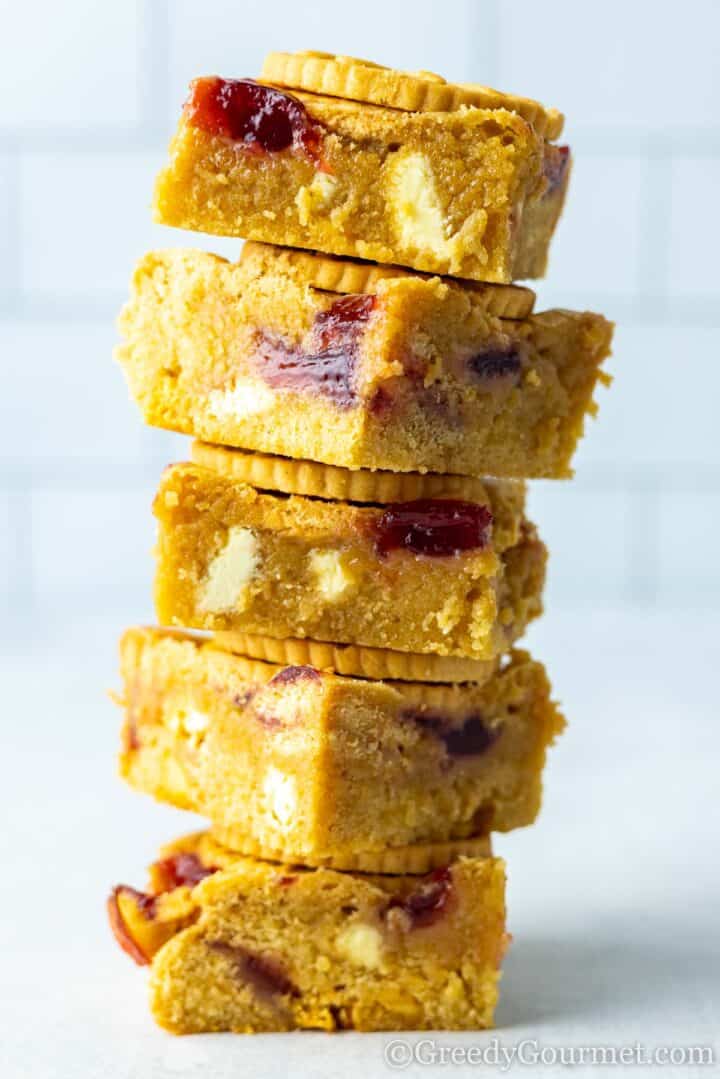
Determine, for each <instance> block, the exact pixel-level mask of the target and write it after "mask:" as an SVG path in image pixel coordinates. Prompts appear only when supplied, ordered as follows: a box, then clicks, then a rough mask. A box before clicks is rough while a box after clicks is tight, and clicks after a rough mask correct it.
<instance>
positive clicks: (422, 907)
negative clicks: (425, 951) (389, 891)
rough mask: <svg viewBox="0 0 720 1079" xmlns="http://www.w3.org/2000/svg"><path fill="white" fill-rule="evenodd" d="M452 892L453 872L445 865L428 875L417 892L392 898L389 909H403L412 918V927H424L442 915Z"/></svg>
mask: <svg viewBox="0 0 720 1079" xmlns="http://www.w3.org/2000/svg"><path fill="white" fill-rule="evenodd" d="M451 894H452V874H451V873H450V869H449V868H448V866H443V867H442V868H440V869H436V870H435V871H434V873H431V874H430V876H428V877H426V878H425V880H424V881H423V883H422V884H421V885H420V887H419V888H418V890H417V891H416V892H411V893H410V895H407V896H405V897H404V898H401V897H400V896H396V897H395V898H394V899H391V900H390V904H389V906H388V910H396V909H398V908H399V909H401V910H402V911H404V913H405V914H406V915H407V916H408V918H409V919H410V928H411V929H422V928H424V927H425V926H428V925H433V924H434V922H436V921H437V920H438V919H439V918H440V917H442V915H443V913H444V912H445V908H446V906H447V904H448V901H449V899H450V896H451Z"/></svg>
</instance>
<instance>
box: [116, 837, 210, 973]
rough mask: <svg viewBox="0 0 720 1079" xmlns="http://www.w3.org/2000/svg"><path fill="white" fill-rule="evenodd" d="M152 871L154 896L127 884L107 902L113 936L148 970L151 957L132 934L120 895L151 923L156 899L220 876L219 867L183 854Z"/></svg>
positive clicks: (157, 863) (163, 861) (180, 853)
mask: <svg viewBox="0 0 720 1079" xmlns="http://www.w3.org/2000/svg"><path fill="white" fill-rule="evenodd" d="M153 868H154V870H155V879H156V888H155V892H154V893H153V894H152V895H150V894H148V893H147V892H139V891H138V890H137V889H136V888H131V887H130V886H129V885H128V884H118V885H117V887H115V888H113V890H112V892H111V893H110V896H109V898H108V901H107V912H108V920H109V922H110V928H111V929H112V931H113V935H114V937H115V939H116V940H117V942H118V944H119V945H120V947H121V948H122V950H123V951H124V952H125V953H126V954H127V955H129V956H130V958H131V959H133V960H134V961H135V962H136V963H137V964H138V966H147V964H148V963H149V962H150V957H149V956H147V955H145V953H144V952H143V950H142V948H141V947H140V945H139V944H138V943H137V941H136V940H135V938H134V937H133V935H132V933H131V932H130V928H129V926H128V925H127V923H126V922H125V919H124V918H123V916H122V914H121V912H120V905H119V903H118V898H119V897H120V896H121V895H126V896H128V897H129V898H130V899H132V901H133V903H134V904H135V906H136V908H137V910H138V911H139V913H140V914H142V916H143V917H144V918H146V919H147V920H148V921H152V920H153V918H154V917H155V915H156V913H157V897H158V896H159V895H162V894H163V893H164V892H171V891H172V890H173V889H174V888H179V887H180V886H181V885H187V886H188V887H190V888H192V887H194V886H195V885H196V884H197V883H198V882H199V881H201V880H203V879H204V878H205V877H209V876H210V875H211V874H212V873H216V872H217V868H216V867H214V866H206V865H203V863H202V862H201V861H200V859H199V858H198V856H197V855H196V854H192V853H190V852H184V851H180V852H179V853H178V854H173V855H171V856H170V857H169V858H163V859H162V860H161V861H159V862H155V864H154V866H153Z"/></svg>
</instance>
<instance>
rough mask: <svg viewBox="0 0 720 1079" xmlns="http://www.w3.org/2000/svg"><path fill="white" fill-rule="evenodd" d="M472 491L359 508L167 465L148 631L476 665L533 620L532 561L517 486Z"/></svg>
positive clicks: (535, 554) (535, 557)
mask: <svg viewBox="0 0 720 1079" xmlns="http://www.w3.org/2000/svg"><path fill="white" fill-rule="evenodd" d="M483 487H484V497H483V498H482V499H481V500H479V501H468V500H465V499H458V498H430V499H416V500H413V501H410V502H398V503H389V504H387V505H384V506H378V505H360V504H355V503H351V502H340V501H335V502H333V501H325V500H323V499H319V498H306V497H303V496H300V495H287V494H283V493H278V492H268V491H264V490H260V489H258V488H255V487H252V486H250V485H249V484H247V483H241V482H239V481H237V480H235V479H233V478H230V477H228V476H227V475H225V474H224V473H223V472H220V471H217V470H215V469H213V468H207V467H204V466H201V465H195V464H181V465H173V466H171V467H170V468H168V469H166V471H165V473H164V475H163V478H162V481H161V484H160V489H159V491H158V494H157V497H156V499H155V515H156V517H157V518H158V521H159V529H158V543H157V548H156V553H157V574H156V583H155V605H156V611H157V617H158V621H159V622H160V623H161V624H162V625H166V626H189V627H191V628H193V629H207V630H239V631H243V632H247V633H257V634H263V635H267V636H269V637H280V638H283V637H300V638H302V637H312V638H315V639H317V640H321V641H332V642H340V643H342V642H347V643H350V644H360V645H369V646H371V647H378V648H393V649H395V650H397V651H401V652H420V653H425V652H433V653H436V654H438V655H446V656H451V655H460V656H467V657H468V658H471V659H490V658H492V657H493V656H495V655H498V654H499V653H500V652H503V651H505V649H506V648H507V646H508V644H509V643H511V642H512V641H514V640H515V639H517V637H519V636H520V634H521V633H522V632H523V630H524V628H525V626H526V625H527V623H528V621H529V620H530V619H531V618H534V617H535V616H536V615H538V614H539V613H540V611H541V595H542V586H543V581H544V571H545V558H546V552H545V548H544V546H543V545H542V543H541V542H540V541H539V540H538V539H537V537H536V535H535V532H534V530H533V529H532V527H531V526H530V525H528V524H526V523H525V521H524V519H523V513H522V509H523V499H524V489H523V487H522V485H518V484H515V483H512V482H507V481H506V482H503V481H496V482H494V483H493V482H488V483H486V484H485V485H483Z"/></svg>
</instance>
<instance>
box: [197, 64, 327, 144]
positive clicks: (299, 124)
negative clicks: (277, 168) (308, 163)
mask: <svg viewBox="0 0 720 1079" xmlns="http://www.w3.org/2000/svg"><path fill="white" fill-rule="evenodd" d="M184 111H185V116H186V117H187V120H188V122H189V123H190V124H192V126H193V127H198V128H200V129H201V130H203V131H207V132H208V134H210V135H219V136H221V137H223V138H226V139H232V141H233V142H237V143H242V144H243V145H244V146H245V147H246V148H247V149H249V150H251V151H254V152H256V153H263V154H275V153H278V152H280V151H281V150H293V151H294V152H296V153H300V154H304V155H305V156H306V157H308V158H310V159H311V160H312V161H314V162H315V163H316V164H319V163H320V147H321V143H322V132H321V130H320V128H319V126H318V125H317V124H316V123H314V122H313V121H312V120H311V119H310V116H309V115H308V111H307V109H306V108H305V106H304V105H303V104H302V102H301V101H299V100H298V99H297V98H296V97H293V96H292V94H286V93H284V92H283V91H281V90H276V89H274V88H273V87H272V86H264V85H263V84H262V83H259V82H255V80H254V79H221V78H219V77H218V76H217V75H213V76H209V77H206V78H201V79H194V80H193V82H191V83H190V96H189V97H188V99H187V101H186V102H185V106H184Z"/></svg>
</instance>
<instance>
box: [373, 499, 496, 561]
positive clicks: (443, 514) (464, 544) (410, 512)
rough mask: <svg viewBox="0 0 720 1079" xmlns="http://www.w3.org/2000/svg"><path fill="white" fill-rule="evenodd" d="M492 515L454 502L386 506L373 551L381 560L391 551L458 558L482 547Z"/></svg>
mask: <svg viewBox="0 0 720 1079" xmlns="http://www.w3.org/2000/svg"><path fill="white" fill-rule="evenodd" d="M492 519H493V518H492V513H491V512H490V509H489V507H488V506H481V505H478V504H477V503H475V502H463V501H461V500H460V499H454V498H446V499H441V498H420V499H417V500H416V501H414V502H396V503H394V504H392V505H389V506H388V507H387V509H386V510H385V512H384V513H383V514H382V516H381V517H380V518H379V520H378V521H377V522H376V523H375V525H374V529H375V549H376V551H377V553H378V554H379V555H380V557H381V558H384V557H385V556H386V555H387V554H389V552H390V551H393V550H403V551H411V552H412V553H413V554H421V555H432V556H435V557H438V556H441V555H454V554H459V553H460V552H461V551H471V550H474V549H476V548H481V547H485V546H486V544H487V542H488V540H489V538H490V528H491V526H492Z"/></svg>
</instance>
